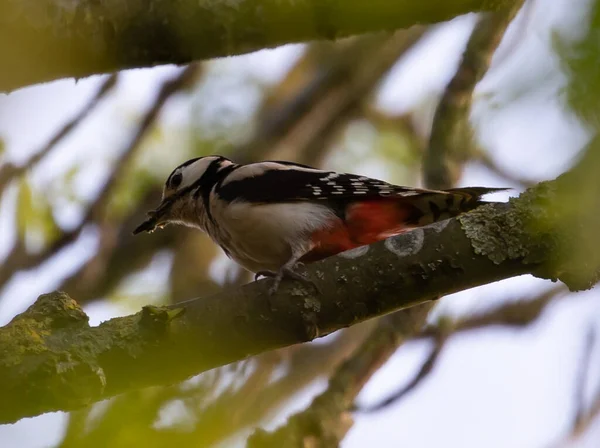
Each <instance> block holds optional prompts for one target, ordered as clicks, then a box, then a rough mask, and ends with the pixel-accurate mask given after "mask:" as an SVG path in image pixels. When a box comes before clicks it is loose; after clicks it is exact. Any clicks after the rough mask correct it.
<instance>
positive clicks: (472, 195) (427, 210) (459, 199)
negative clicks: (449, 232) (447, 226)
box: [412, 187, 509, 226]
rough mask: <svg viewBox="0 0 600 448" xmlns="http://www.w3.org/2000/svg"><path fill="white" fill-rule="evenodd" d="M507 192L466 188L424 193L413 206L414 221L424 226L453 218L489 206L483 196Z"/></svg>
mask: <svg viewBox="0 0 600 448" xmlns="http://www.w3.org/2000/svg"><path fill="white" fill-rule="evenodd" d="M506 190H509V188H487V187H464V188H450V189H447V190H442V191H439V192H437V191H432V192H431V193H424V194H421V195H419V196H415V202H414V203H413V205H414V206H415V212H416V213H415V215H414V216H413V219H412V221H413V222H414V223H415V224H417V225H419V226H424V225H427V224H432V223H434V222H437V221H442V220H444V219H448V218H452V217H454V216H458V215H460V214H462V213H466V212H469V211H471V210H473V209H475V208H477V207H480V206H481V205H484V204H488V203H489V202H488V201H483V200H482V199H481V197H482V196H485V195H486V194H490V193H496V192H498V191H506Z"/></svg>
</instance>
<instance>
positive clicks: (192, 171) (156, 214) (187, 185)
mask: <svg viewBox="0 0 600 448" xmlns="http://www.w3.org/2000/svg"><path fill="white" fill-rule="evenodd" d="M233 165H234V163H233V162H232V161H231V160H229V159H227V158H225V157H222V156H206V157H197V158H195V159H190V160H188V161H187V162H184V163H182V164H181V165H179V166H178V167H177V168H175V169H174V170H173V171H172V172H171V174H170V175H169V177H168V178H167V181H166V182H165V186H164V188H163V195H162V200H161V203H160V205H159V206H158V207H157V208H156V209H154V210H151V211H149V212H148V219H146V221H144V222H143V223H142V224H140V225H139V226H138V227H137V228H136V229H135V230H134V231H133V234H134V235H135V234H138V233H141V232H153V231H154V230H156V228H157V227H158V228H162V227H164V226H165V225H167V224H169V223H172V222H177V223H180V224H185V225H191V226H197V225H198V224H199V223H198V220H199V219H200V216H199V215H201V214H202V213H203V211H202V207H203V205H202V198H205V197H208V195H209V194H210V192H211V190H212V188H213V186H214V185H215V184H216V183H217V182H218V181H219V179H220V178H221V176H222V175H223V169H224V168H227V167H230V166H233ZM199 202H200V204H199Z"/></svg>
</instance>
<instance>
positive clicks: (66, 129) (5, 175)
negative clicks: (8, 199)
mask: <svg viewBox="0 0 600 448" xmlns="http://www.w3.org/2000/svg"><path fill="white" fill-rule="evenodd" d="M117 81H118V74H116V73H115V74H112V75H110V76H108V77H107V78H106V80H105V81H104V82H103V83H102V85H101V86H100V88H99V89H98V91H97V92H96V94H95V95H94V96H93V97H92V99H90V101H89V102H88V103H87V104H86V105H85V107H84V108H83V109H82V110H81V111H79V113H78V114H77V115H75V116H74V117H73V118H71V120H69V121H68V122H67V123H66V124H65V125H64V126H63V127H62V128H61V129H60V130H59V131H58V132H57V133H56V134H55V135H54V137H52V138H51V139H50V140H49V141H48V142H47V143H46V144H45V145H44V147H43V148H42V149H40V150H39V151H37V152H36V153H35V154H34V155H33V156H31V157H30V158H29V159H28V160H27V161H26V162H25V163H23V164H22V165H19V166H17V165H14V164H12V163H6V164H5V165H2V167H0V196H1V195H2V193H3V192H4V190H5V189H6V186H7V185H8V184H10V182H11V181H12V180H13V179H15V178H16V177H19V176H21V175H23V174H25V173H26V172H27V171H29V170H30V169H32V168H33V167H34V166H35V165H37V164H38V163H39V162H40V161H41V160H42V159H43V158H44V157H46V156H47V155H48V154H49V153H50V151H51V150H52V149H53V148H54V147H55V146H56V145H57V144H58V143H60V142H61V141H62V140H63V139H64V138H65V137H66V136H67V135H69V133H70V132H71V131H72V130H73V129H75V128H76V127H77V126H78V125H79V124H80V123H81V122H82V121H83V120H84V119H85V118H87V117H88V116H89V114H90V113H92V112H93V111H94V109H96V106H98V104H99V103H100V102H101V100H102V99H103V98H104V97H105V96H106V95H108V94H109V93H110V92H112V90H113V89H114V87H115V86H116V85H117Z"/></svg>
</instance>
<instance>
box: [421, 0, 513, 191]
mask: <svg viewBox="0 0 600 448" xmlns="http://www.w3.org/2000/svg"><path fill="white" fill-rule="evenodd" d="M522 4H523V0H520V1H516V2H515V3H514V5H512V6H510V7H508V8H506V9H505V10H502V11H499V12H496V13H486V14H484V15H482V16H481V18H480V19H479V21H478V23H477V25H476V26H475V28H474V30H473V32H472V33H471V37H470V39H469V42H468V43H467V47H466V49H465V52H464V53H463V58H462V61H461V63H460V65H459V67H458V69H457V71H456V73H455V75H454V77H453V78H452V80H451V81H450V83H449V84H448V86H447V87H446V90H445V91H444V94H443V95H442V98H441V100H440V103H439V105H438V107H437V110H436V111H435V116H434V120H433V127H432V131H431V137H430V140H429V147H428V150H427V151H426V153H425V158H424V161H423V173H424V177H425V183H426V185H428V186H429V188H449V187H451V186H452V185H454V184H455V183H456V181H457V180H458V176H459V172H460V171H461V166H462V164H463V163H464V162H465V161H466V160H467V159H468V158H469V157H471V155H472V152H473V150H472V147H471V142H472V135H471V134H472V130H471V125H470V123H469V113H470V111H471V103H472V101H473V91H474V90H475V86H476V85H477V83H478V82H479V81H480V80H481V79H482V78H483V76H484V75H485V74H486V72H487V70H488V68H489V66H490V63H491V60H492V56H493V54H494V51H495V50H496V48H497V47H498V45H499V44H500V41H501V40H502V37H503V36H504V33H505V31H506V29H507V28H508V25H509V24H510V22H511V20H512V19H513V17H514V16H515V15H516V13H517V12H518V10H519V9H520V8H521V6H522Z"/></svg>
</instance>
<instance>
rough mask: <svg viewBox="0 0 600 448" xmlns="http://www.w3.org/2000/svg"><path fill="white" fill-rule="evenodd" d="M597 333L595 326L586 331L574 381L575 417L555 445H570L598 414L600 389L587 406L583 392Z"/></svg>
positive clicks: (587, 378) (599, 412)
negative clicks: (568, 429) (567, 432)
mask: <svg viewBox="0 0 600 448" xmlns="http://www.w3.org/2000/svg"><path fill="white" fill-rule="evenodd" d="M596 340H597V334H596V330H595V328H593V327H591V328H590V329H589V331H588V333H587V338H586V341H585V345H584V348H583V353H582V355H581V361H580V363H579V371H578V373H577V376H576V383H575V394H574V404H575V409H576V411H575V418H574V419H573V425H572V427H571V431H570V433H569V434H568V435H567V437H565V438H564V439H563V440H562V441H561V442H559V443H558V444H557V445H556V446H557V447H562V446H564V447H566V446H570V445H571V444H572V443H573V442H575V441H576V440H577V439H579V438H580V437H581V436H582V435H583V434H585V432H586V431H587V430H588V429H589V427H590V426H591V424H592V423H594V422H595V421H596V420H597V419H598V416H600V389H599V390H598V391H597V392H596V394H595V395H594V397H593V400H592V403H591V405H590V406H589V407H586V406H585V392H586V386H587V385H588V382H589V381H588V380H589V374H590V370H591V363H592V358H593V356H592V355H593V351H594V347H595V346H596V342H597V341H596Z"/></svg>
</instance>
